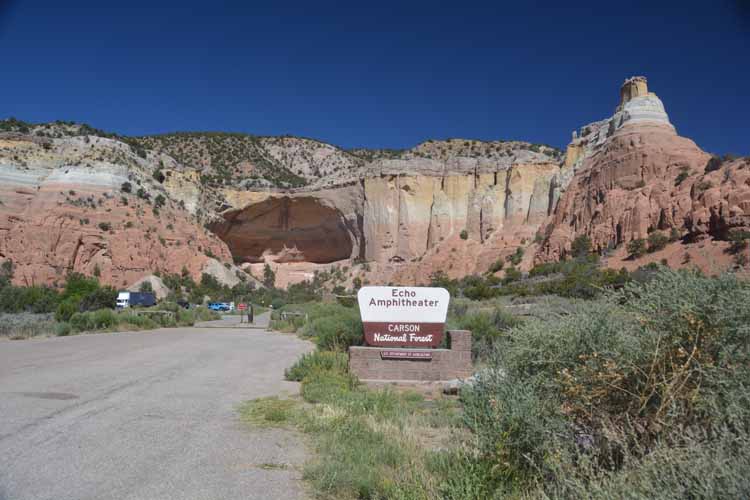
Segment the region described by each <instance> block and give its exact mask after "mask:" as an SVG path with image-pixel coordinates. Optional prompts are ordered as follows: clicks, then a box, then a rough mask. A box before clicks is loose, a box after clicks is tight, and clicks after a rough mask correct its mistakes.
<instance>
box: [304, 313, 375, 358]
mask: <svg viewBox="0 0 750 500" xmlns="http://www.w3.org/2000/svg"><path fill="white" fill-rule="evenodd" d="M307 315H308V321H307V323H306V324H305V325H304V329H303V330H302V333H303V335H306V336H309V337H315V343H316V345H317V347H318V349H320V350H323V351H336V350H338V351H346V350H347V349H348V347H349V346H351V345H360V344H362V342H363V341H364V332H363V328H362V320H361V319H360V317H359V311H358V310H357V309H354V308H349V307H344V306H341V305H337V304H326V305H321V306H319V307H312V308H310V309H309V312H308V313H307Z"/></svg>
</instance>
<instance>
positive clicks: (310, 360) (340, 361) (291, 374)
mask: <svg viewBox="0 0 750 500" xmlns="http://www.w3.org/2000/svg"><path fill="white" fill-rule="evenodd" d="M348 367H349V356H347V355H346V354H345V353H343V352H332V351H315V352H310V353H306V354H303V355H302V357H300V358H299V359H298V360H297V361H296V362H295V363H294V364H293V365H292V366H290V367H289V368H287V369H286V371H285V372H284V377H285V378H286V379H287V380H293V381H296V382H301V381H302V379H304V378H305V377H306V376H308V375H310V374H311V373H312V372H313V371H333V372H337V373H346V372H347V371H348Z"/></svg>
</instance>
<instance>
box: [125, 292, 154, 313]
mask: <svg viewBox="0 0 750 500" xmlns="http://www.w3.org/2000/svg"><path fill="white" fill-rule="evenodd" d="M153 305H156V296H155V295H154V294H153V293H151V292H120V293H118V294H117V308H118V309H126V308H128V307H134V306H141V307H151V306H153Z"/></svg>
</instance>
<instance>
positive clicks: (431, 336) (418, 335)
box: [364, 322, 444, 347]
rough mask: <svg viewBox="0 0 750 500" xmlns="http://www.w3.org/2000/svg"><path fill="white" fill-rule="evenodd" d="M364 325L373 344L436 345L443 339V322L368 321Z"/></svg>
mask: <svg viewBox="0 0 750 500" xmlns="http://www.w3.org/2000/svg"><path fill="white" fill-rule="evenodd" d="M364 327H365V341H366V342H367V344H368V345H372V346H395V345H398V346H403V347H436V346H439V345H440V343H441V342H442V341H443V327H444V324H442V323H379V322H366V323H364Z"/></svg>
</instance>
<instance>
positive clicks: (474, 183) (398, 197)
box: [364, 163, 560, 266]
mask: <svg viewBox="0 0 750 500" xmlns="http://www.w3.org/2000/svg"><path fill="white" fill-rule="evenodd" d="M559 170H560V168H559V167H558V166H557V165H555V164H550V163H542V164H531V165H514V166H513V167H512V168H510V169H507V170H499V171H496V172H490V173H484V174H477V175H450V176H441V177H434V176H386V177H376V178H368V179H365V206H364V234H365V241H366V242H367V245H366V250H365V256H366V258H367V260H372V261H376V262H380V263H403V262H412V264H411V265H412V266H415V264H413V262H414V260H415V259H422V258H423V257H424V256H426V255H427V254H428V253H429V252H430V251H431V250H433V249H435V248H438V247H440V246H442V244H443V242H446V241H449V240H452V239H454V238H460V236H461V233H462V232H464V231H465V234H464V235H465V236H466V238H464V239H466V240H472V241H477V242H479V243H480V244H483V243H485V242H489V241H490V240H492V239H493V238H495V237H496V236H498V235H499V234H501V233H503V234H506V235H508V234H512V233H515V232H516V231H517V230H518V229H519V228H521V227H523V228H524V229H528V228H530V230H531V233H532V234H533V233H534V231H535V230H536V229H537V228H538V227H539V224H540V223H541V222H542V221H543V220H544V219H545V218H546V217H547V215H548V214H549V212H550V210H551V205H550V204H551V202H552V193H553V188H554V184H553V179H554V178H555V176H556V175H557V174H558V172H559ZM495 239H496V238H495ZM464 257H466V258H468V259H470V260H475V258H476V255H473V254H469V255H464Z"/></svg>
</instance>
